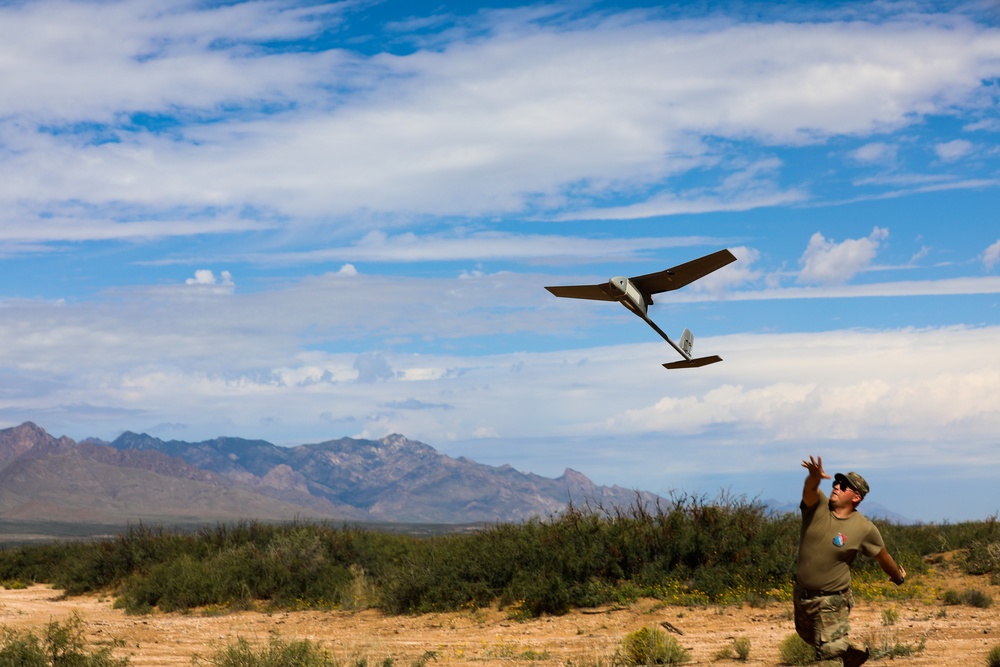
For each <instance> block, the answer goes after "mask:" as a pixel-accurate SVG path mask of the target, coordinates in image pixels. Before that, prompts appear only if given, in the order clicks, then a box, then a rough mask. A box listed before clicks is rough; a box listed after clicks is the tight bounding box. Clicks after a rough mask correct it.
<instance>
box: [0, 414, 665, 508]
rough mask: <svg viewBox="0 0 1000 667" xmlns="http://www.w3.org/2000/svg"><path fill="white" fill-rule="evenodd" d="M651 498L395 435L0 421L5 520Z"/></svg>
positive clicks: (614, 502)
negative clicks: (62, 432)
mask: <svg viewBox="0 0 1000 667" xmlns="http://www.w3.org/2000/svg"><path fill="white" fill-rule="evenodd" d="M637 498H641V499H643V500H644V501H648V502H655V500H656V496H654V495H653V494H649V493H639V492H636V491H633V490H629V489H624V488H622V487H618V486H612V487H607V486H597V485H595V484H594V483H593V482H591V481H590V480H589V479H588V478H587V477H585V476H584V475H582V474H580V473H578V472H575V471H573V470H570V469H567V470H566V471H565V472H564V473H563V475H562V476H560V477H558V478H555V479H550V478H546V477H541V476H539V475H534V474H531V473H523V472H519V471H517V470H515V469H514V468H512V467H510V466H501V467H493V466H487V465H483V464H479V463H476V462H475V461H471V460H469V459H467V458H464V457H461V458H458V459H454V458H451V457H449V456H446V455H444V454H441V453H439V452H437V451H436V450H435V449H434V448H433V447H430V446H428V445H426V444H423V443H419V442H415V441H412V440H408V439H406V438H404V437H403V436H400V435H392V436H389V437H387V438H383V439H381V440H356V439H352V438H341V439H338V440H329V441H326V442H321V443H318V444H304V445H299V446H297V447H279V446H277V445H274V444H271V443H269V442H266V441H263V440H245V439H241V438H216V439H214V440H207V441H204V442H195V443H190V442H183V441H177V440H171V441H163V440H160V439H158V438H155V437H152V436H150V435H147V434H137V433H131V432H126V433H123V434H122V435H121V436H119V437H118V438H116V439H115V441H114V442H110V443H109V442H103V441H100V440H96V439H87V440H84V441H82V442H80V443H79V444H78V443H75V442H74V441H73V440H71V439H69V438H66V437H62V438H59V439H56V438H54V437H52V436H51V435H49V434H48V433H46V432H45V431H44V430H43V429H42V428H40V427H38V426H36V425H35V424H32V423H30V422H26V423H24V424H21V425H20V426H17V427H13V428H8V429H2V430H0V518H3V519H17V520H49V521H52V520H59V521H65V520H79V521H90V522H95V523H108V522H116V521H123V520H140V519H141V520H154V521H197V520H234V519H244V518H245V519H261V520H273V519H292V518H296V517H297V518H302V519H315V518H325V519H331V520H338V521H340V520H347V521H380V522H382V521H388V522H407V523H418V522H419V523H475V522H483V521H489V522H492V521H521V520H524V519H527V518H530V517H538V516H542V517H544V516H548V515H550V514H552V513H555V512H559V511H560V510H562V509H563V508H565V507H566V505H567V503H568V502H569V501H570V500H572V501H573V502H575V503H578V504H580V503H584V502H590V503H591V504H595V503H600V504H601V505H603V506H605V507H613V506H627V505H631V504H633V503H635V501H636V500H637Z"/></svg>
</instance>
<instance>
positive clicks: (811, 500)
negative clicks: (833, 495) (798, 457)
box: [802, 456, 830, 507]
mask: <svg viewBox="0 0 1000 667" xmlns="http://www.w3.org/2000/svg"><path fill="white" fill-rule="evenodd" d="M802 467H803V468H805V469H806V470H808V471H809V476H808V477H806V481H805V484H803V486H802V504H803V505H805V506H806V507H812V506H813V505H815V504H816V503H818V502H819V484H820V482H822V481H823V480H824V479H830V476H829V475H828V474H826V472H825V471H824V470H823V457H822V456H817V457H816V458H815V459H814V458H813V457H812V456H810V457H809V460H808V461H802Z"/></svg>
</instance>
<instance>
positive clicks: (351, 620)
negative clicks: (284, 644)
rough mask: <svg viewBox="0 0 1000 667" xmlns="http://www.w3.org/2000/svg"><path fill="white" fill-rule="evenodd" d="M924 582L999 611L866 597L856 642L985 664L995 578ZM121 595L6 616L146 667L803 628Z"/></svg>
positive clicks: (942, 570) (564, 653)
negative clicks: (235, 649)
mask: <svg viewBox="0 0 1000 667" xmlns="http://www.w3.org/2000/svg"><path fill="white" fill-rule="evenodd" d="M918 583H919V584H920V585H921V586H922V587H923V588H924V590H928V591H941V590H947V589H952V590H956V591H963V590H967V589H970V588H975V589H979V590H981V591H983V592H986V593H988V594H989V595H991V596H992V597H993V599H994V604H993V606H992V607H989V608H987V609H977V608H973V607H968V606H943V605H942V604H941V602H940V601H936V600H934V599H932V597H933V596H928V597H927V599H926V600H924V601H905V602H885V603H881V602H880V603H872V602H864V601H859V602H858V604H857V606H856V607H855V610H854V612H853V614H852V623H851V626H852V633H851V634H852V637H853V638H854V639H855V641H857V640H858V639H864V638H868V639H869V640H875V641H877V642H882V643H884V642H889V644H891V645H895V644H896V643H901V644H910V645H913V646H917V645H919V644H920V643H921V642H924V648H923V650H922V651H920V652H918V653H915V654H913V655H911V656H906V657H897V658H895V659H894V660H893V662H894V663H895V664H900V665H913V666H914V667H916V666H928V667H930V666H932V665H933V666H935V667H939V666H941V665H948V666H951V667H963V666H972V665H976V666H977V667H984V666H985V665H986V656H987V654H988V652H989V651H990V649H991V648H992V647H994V646H998V645H1000V586H990V585H989V581H988V579H987V578H986V577H965V576H961V575H959V574H957V572H956V570H955V568H953V567H949V566H947V565H941V566H935V571H934V572H933V573H932V574H931V575H927V576H924V577H923V578H922V580H919V581H918ZM112 602H113V601H112V600H111V599H110V598H108V597H99V596H83V597H73V598H63V597H62V596H61V594H60V592H59V591H55V590H52V589H51V588H48V587H44V586H33V587H31V588H28V589H22V590H0V626H5V627H8V628H18V629H32V630H33V631H35V633H36V634H40V631H41V630H42V628H43V627H44V625H45V624H46V623H49V622H50V621H54V620H59V621H61V620H64V619H66V618H67V617H69V616H70V615H71V614H73V613H77V614H78V615H79V616H80V618H81V619H82V620H83V622H84V626H85V628H86V633H87V637H88V638H89V639H90V640H91V641H93V642H94V643H95V645H113V646H118V648H116V649H115V655H117V656H126V655H127V656H128V657H129V658H130V660H131V663H132V665H135V666H137V667H154V666H155V667H161V666H162V667H165V666H168V665H190V664H191V663H192V658H193V657H194V656H196V655H199V656H201V658H202V660H201V661H200V663H201V664H203V665H207V664H208V661H207V657H208V656H210V654H211V653H212V651H213V649H214V648H217V647H220V646H225V645H227V644H228V643H229V642H231V641H232V640H233V639H235V638H236V637H243V638H245V639H248V640H250V641H251V642H266V641H267V640H268V637H269V636H270V633H273V632H276V633H279V634H280V636H281V638H282V639H284V640H287V641H291V640H295V639H309V640H311V641H315V642H320V643H321V644H322V645H323V646H324V647H326V648H327V649H330V650H331V651H332V652H333V654H334V656H335V657H336V658H337V661H338V663H339V664H340V665H343V666H344V667H360V666H361V665H362V664H366V665H367V666H368V667H382V666H383V665H384V664H385V663H386V659H387V658H391V663H392V665H393V666H394V667H412V666H413V665H414V663H415V662H417V661H418V660H419V659H420V658H421V657H422V656H423V657H424V658H425V662H426V664H427V666H428V667H432V666H448V667H462V666H465V665H475V666H478V667H481V666H487V665H506V666H508V667H509V666H510V665H511V664H512V663H521V664H524V665H531V666H532V667H534V666H535V665H537V666H538V667H569V666H570V663H572V667H609V665H610V663H611V659H612V656H613V655H614V653H615V649H616V648H617V647H618V646H619V645H620V643H621V640H622V638H623V637H624V636H625V635H626V634H628V633H629V632H632V631H634V630H637V629H639V628H641V627H643V626H657V627H664V628H666V627H667V626H673V628H674V629H676V630H677V631H679V632H680V633H682V634H674V636H676V637H677V639H678V640H679V641H680V642H681V644H682V645H683V646H684V647H686V648H688V649H689V650H690V651H691V657H692V661H691V663H689V664H696V665H706V664H709V663H713V664H727V663H728V664H738V663H736V662H735V661H732V660H729V661H719V660H718V658H717V656H718V654H719V652H720V650H721V649H723V648H724V647H726V646H731V645H732V642H733V639H735V638H738V637H745V638H747V639H749V640H750V647H751V648H750V654H749V659H748V660H747V661H746V662H744V663H743V664H746V665H779V664H781V660H780V657H779V653H778V645H779V643H780V642H781V641H782V640H783V639H785V638H786V637H787V636H788V635H790V634H792V633H793V632H794V627H793V623H792V620H791V603H771V604H770V605H768V606H766V607H763V608H751V607H748V606H744V607H707V608H686V607H663V606H661V605H658V604H656V603H655V602H654V601H652V600H642V601H639V602H637V603H635V604H633V605H631V606H629V607H627V608H615V609H597V610H595V609H590V610H585V611H574V612H572V613H570V614H567V615H565V616H559V617H546V618H541V619H536V620H532V621H528V622H516V621H511V620H509V619H508V618H507V616H506V614H505V613H503V612H500V611H498V610H496V609H490V610H477V611H468V612H457V613H448V614H425V615H420V616H404V617H389V616H385V615H383V614H380V613H379V612H376V611H372V610H367V611H361V612H347V611H333V612H330V611H323V612H320V611H301V612H275V613H258V612H238V613H230V614H225V615H210V614H202V613H188V614H182V613H171V614H160V613H156V614H152V615H149V616H128V615H126V614H125V613H124V612H122V611H120V610H116V609H113V608H112ZM887 609H891V610H894V611H895V613H896V614H898V620H896V621H895V623H894V624H892V625H886V624H885V623H884V622H883V621H884V617H885V615H884V614H883V610H887ZM664 623H666V624H667V625H666V626H665V625H663V624H664ZM428 652H433V653H432V656H431V655H430V654H428ZM887 662H888V661H884V662H883V664H887ZM869 664H872V663H869ZM876 664H877V663H876Z"/></svg>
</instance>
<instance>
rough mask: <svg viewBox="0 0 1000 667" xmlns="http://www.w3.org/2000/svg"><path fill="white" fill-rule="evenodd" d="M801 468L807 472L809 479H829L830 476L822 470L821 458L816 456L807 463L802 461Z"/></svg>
mask: <svg viewBox="0 0 1000 667" xmlns="http://www.w3.org/2000/svg"><path fill="white" fill-rule="evenodd" d="M802 467H803V468H805V469H806V470H808V471H809V476H810V477H816V478H818V479H830V475H828V474H827V473H826V471H825V470H823V457H822V456H817V457H816V458H813V457H812V456H810V457H809V460H808V461H802Z"/></svg>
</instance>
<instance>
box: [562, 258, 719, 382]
mask: <svg viewBox="0 0 1000 667" xmlns="http://www.w3.org/2000/svg"><path fill="white" fill-rule="evenodd" d="M735 261H736V257H734V256H733V253H731V252H729V250H719V251H718V252H713V253H712V254H711V255H705V256H704V257H699V258H698V259H693V260H691V261H690V262H685V263H684V264H681V265H679V266H675V267H673V268H672V269H666V270H664V271H657V272H656V273H647V274H646V275H643V276H635V277H633V278H626V277H625V276H615V277H613V278H611V279H610V280H609V281H608V282H606V283H599V284H597V285H566V286H564V287H546V288H545V289H547V290H548V291H550V292H552V293H553V294H554V295H556V296H561V297H567V298H570V299H593V300H595V301H617V302H618V303H620V304H621V305H623V306H625V307H626V308H628V309H629V310H631V311H632V312H633V313H635V314H636V315H638V316H639V317H641V318H642V319H643V320H644V321H645V322H646V324H648V325H649V326H651V327H652V328H653V331H655V332H656V333H658V334H660V336H662V337H663V340H665V341H667V342H668V343H669V344H670V346H671V347H672V348H674V349H675V350H677V352H679V353H680V355H681V356H682V357H684V359H683V360H681V361H673V362H670V363H666V364H663V367H664V368H698V367H699V366H707V365H708V364H714V363H715V362H717V361H722V357H720V356H718V355H712V356H710V357H693V356H691V350H692V348H693V347H694V334H692V333H691V331H690V329H684V333H682V334H681V337H680V340H679V341H677V342H676V343H675V342H674V341H673V340H671V339H670V336H668V335H667V334H665V333H664V332H663V329H661V328H660V327H658V326H657V325H656V323H655V322H653V320H651V319H649V315H647V314H646V312H647V310H648V309H649V306H651V305H652V304H653V295H654V294H659V293H660V292H669V291H671V290H675V289H680V288H681V287H684V286H685V285H687V284H689V283H693V282H694V281H696V280H698V279H699V278H704V277H705V276H707V275H708V274H710V273H712V272H713V271H716V270H718V269H721V268H722V267H724V266H726V265H727V264H730V263H732V262H735Z"/></svg>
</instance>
